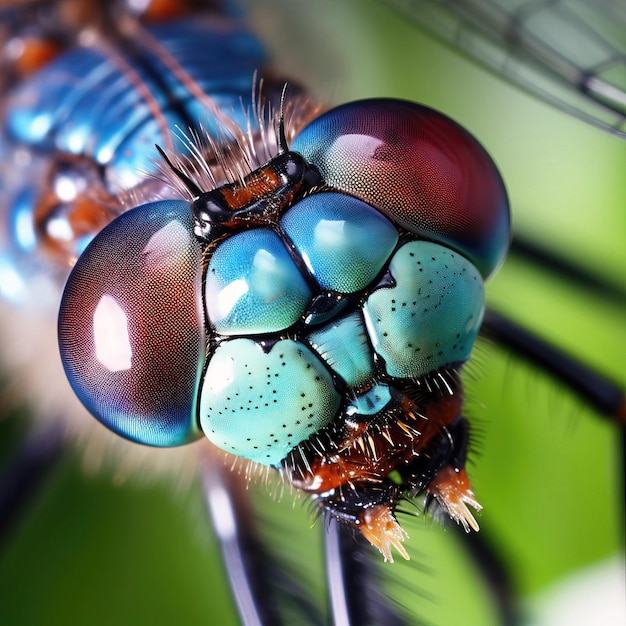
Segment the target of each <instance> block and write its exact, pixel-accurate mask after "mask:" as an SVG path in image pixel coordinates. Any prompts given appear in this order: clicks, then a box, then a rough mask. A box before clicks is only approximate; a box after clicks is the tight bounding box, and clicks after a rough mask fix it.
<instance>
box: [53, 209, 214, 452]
mask: <svg viewBox="0 0 626 626" xmlns="http://www.w3.org/2000/svg"><path fill="white" fill-rule="evenodd" d="M201 266H202V262H201V251H200V246H199V245H198V243H197V242H196V241H195V239H194V237H193V225H192V219H191V212H190V210H189V205H188V203H186V202H182V201H162V202H153V203H150V204H146V205H143V206H140V207H138V208H135V209H132V210H130V211H128V212H127V213H124V214H123V215H122V216H121V217H119V218H118V219H116V220H115V221H114V222H112V223H111V224H110V225H109V226H107V227H106V228H105V229H104V230H103V231H102V232H101V233H100V234H99V235H98V236H97V237H96V238H95V239H94V240H93V242H92V243H91V244H90V246H89V247H88V248H87V250H86V251H85V253H84V254H83V255H82V256H81V257H80V259H79V260H78V262H77V264H76V266H75V267H74V269H73V271H72V273H71V275H70V277H69V279H68V282H67V285H66V288H65V292H64V294H63V300H62V302H61V310H60V314H59V346H60V351H61V359H62V361H63V366H64V367H65V372H66V374H67V377H68V379H69V381H70V383H71V385H72V387H73V388H74V391H75V392H76V394H77V395H78V397H79V398H80V400H81V401H82V403H83V404H84V405H85V407H86V408H87V409H88V410H89V411H90V412H91V413H92V414H93V415H95V416H96V417H97V418H98V419H99V420H100V421H101V422H102V423H103V424H104V425H105V426H108V427H109V428H110V429H111V430H113V431H115V432H116V433H118V434H120V435H123V436H124V437H126V438H128V439H131V440H133V441H137V442H140V443H145V444H148V445H153V446H173V445H179V444H183V443H187V442H189V441H191V440H193V439H195V438H197V437H199V436H200V435H201V433H200V431H199V429H198V427H197V425H196V418H195V415H196V396H197V392H198V386H199V380H200V376H201V372H202V363H203V359H204V329H203V321H202V304H201V298H200V293H201V291H200V281H201Z"/></svg>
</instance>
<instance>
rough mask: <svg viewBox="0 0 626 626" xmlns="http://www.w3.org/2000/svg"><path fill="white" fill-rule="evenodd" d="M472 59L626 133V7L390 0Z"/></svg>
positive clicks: (579, 2) (540, 0) (577, 0)
mask: <svg viewBox="0 0 626 626" xmlns="http://www.w3.org/2000/svg"><path fill="white" fill-rule="evenodd" d="M388 1H389V3H390V4H391V5H393V6H394V7H396V8H397V9H398V10H399V11H401V12H402V13H404V14H405V15H407V17H408V18H409V19H411V20H412V21H414V22H415V23H416V24H418V25H419V26H420V27H421V28H425V29H426V30H428V31H429V32H431V33H434V34H435V35H437V36H438V37H441V38H443V39H444V40H445V41H446V42H448V43H449V44H451V45H453V46H455V47H456V48H458V49H459V50H460V51H461V52H463V53H464V54H467V55H468V56H469V57H470V58H473V59H475V60H476V61H478V62H480V63H482V64H483V65H485V66H487V67H488V68H490V69H491V70H493V71H496V72H498V73H499V74H500V75H502V76H503V77H504V78H506V79H507V80H509V81H512V82H513V83H516V84H518V85H520V86H521V87H523V88H524V89H527V90H528V91H530V92H532V93H534V94H536V95H537V96H539V97H540V98H542V99H543V100H545V101H547V102H549V103H551V104H553V105H555V106H558V107H559V108H561V109H563V110H564V111H565V112H567V113H570V114H571V115H574V116H576V117H578V118H580V119H582V120H584V121H585V122H587V123H590V124H593V125H594V126H597V127H599V128H602V129H603V130H605V131H608V132H611V133H614V134H616V135H618V136H620V137H622V138H624V137H626V7H625V6H624V4H623V3H620V2H612V1H610V0H606V1H604V0H601V1H598V2H586V1H585V0H562V1H556V2H555V1H554V0H528V1H523V0H506V1H500V2H493V1H490V0H464V1H461V2H457V1H455V0H450V1H445V0H444V1H442V2H440V1H437V0H435V1H432V0H388Z"/></svg>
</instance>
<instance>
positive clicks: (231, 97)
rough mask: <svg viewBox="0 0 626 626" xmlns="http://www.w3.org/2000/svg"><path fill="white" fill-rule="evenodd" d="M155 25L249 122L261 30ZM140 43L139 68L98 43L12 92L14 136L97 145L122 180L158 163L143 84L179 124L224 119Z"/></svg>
mask: <svg viewBox="0 0 626 626" xmlns="http://www.w3.org/2000/svg"><path fill="white" fill-rule="evenodd" d="M151 31H152V34H153V35H154V36H155V37H156V38H158V40H159V42H160V44H161V45H162V46H163V48H164V49H165V50H167V51H168V52H169V53H170V54H172V55H173V57H174V58H175V59H176V60H177V62H178V63H179V64H180V66H181V67H182V68H183V69H184V71H185V72H186V73H187V74H188V75H190V76H191V77H192V79H194V80H195V81H196V82H197V86H198V87H200V88H201V89H202V90H204V91H205V93H208V94H214V95H216V96H219V97H220V102H219V103H220V105H221V106H222V108H223V110H224V111H225V112H226V113H227V114H228V115H230V116H232V118H233V119H234V120H235V121H236V122H238V123H240V124H242V125H243V127H245V125H246V122H247V120H246V117H245V115H244V108H243V107H242V104H241V101H242V99H243V102H249V101H250V93H251V89H252V82H253V74H254V72H255V71H256V70H258V69H259V67H260V66H261V65H262V64H263V60H264V54H263V51H262V48H261V46H260V45H259V43H258V42H257V40H256V39H255V38H253V37H251V36H250V35H249V34H247V33H246V32H245V31H243V30H234V29H228V28H224V27H223V26H222V27H220V26H215V25H214V24H212V23H211V22H208V21H203V20H199V21H195V22H192V21H181V22H175V23H173V24H164V25H161V26H158V27H153V28H152V29H151ZM142 52H143V56H142V58H141V62H137V61H134V62H133V61H131V60H130V57H129V58H126V59H125V62H127V63H129V67H130V70H131V71H132V72H133V73H134V76H131V75H129V73H128V71H125V70H124V68H123V67H118V66H117V65H116V63H115V62H114V60H112V59H111V58H108V57H107V56H106V54H105V53H104V52H103V51H101V50H99V49H97V48H76V49H73V50H71V51H69V52H67V53H66V54H64V55H62V56H61V57H59V58H58V59H57V60H55V61H54V62H52V63H51V64H50V65H48V66H46V67H45V68H44V69H43V70H41V71H40V72H39V73H38V74H37V75H36V76H35V77H33V78H32V79H31V80H29V81H27V82H26V83H24V84H23V85H21V86H20V87H19V88H18V89H17V90H16V92H15V93H14V94H13V95H12V97H11V99H10V101H9V105H8V108H7V113H6V124H7V130H8V132H9V134H10V136H12V137H13V138H14V139H16V140H18V141H20V142H22V143H24V144H26V145H31V146H33V147H37V149H42V150H53V149H57V150H62V151H66V152H70V153H72V154H88V155H91V156H93V158H94V159H95V160H96V161H97V162H98V163H100V164H101V165H109V167H110V168H111V172H110V173H109V176H110V177H111V178H114V177H115V175H116V172H117V170H118V168H119V169H120V171H119V174H117V176H118V177H119V180H120V181H123V183H124V185H126V186H132V185H134V184H137V183H138V182H140V180H141V179H143V178H144V176H145V172H148V171H151V170H154V163H153V160H154V159H155V158H156V157H157V156H158V155H157V154H156V152H155V150H154V145H155V144H159V145H163V143H164V138H163V136H162V134H161V130H160V129H159V128H158V127H157V125H156V124H154V114H153V110H151V108H150V106H149V104H148V102H147V101H146V99H145V97H144V95H143V94H144V91H143V90H145V92H147V93H149V94H150V96H151V97H152V98H153V99H154V101H155V104H156V105H158V107H159V108H160V110H161V112H162V114H163V115H164V116H165V119H166V123H167V128H168V129H169V130H170V131H171V132H175V129H176V128H177V127H178V128H180V129H182V130H183V131H185V130H186V129H188V128H189V127H190V126H192V125H193V126H196V127H198V126H199V125H200V124H202V125H203V126H204V127H205V128H206V129H207V130H208V131H209V132H211V131H214V130H215V129H216V122H215V120H214V119H212V117H211V116H210V115H209V114H208V113H207V111H206V109H205V108H204V107H203V104H202V103H201V102H199V101H198V99H197V98H196V97H195V96H194V95H193V94H192V93H190V92H189V90H188V88H187V87H186V86H185V85H183V84H182V83H181V82H180V80H179V79H178V78H177V77H175V76H174V75H173V74H172V73H171V72H170V71H169V70H167V69H166V68H165V66H164V63H163V61H162V60H161V59H159V57H158V56H157V55H155V54H151V53H148V52H147V51H145V50H143V51H142ZM137 80H140V81H141V83H142V85H141V86H142V90H140V89H139V88H138V84H137V82H136V81H137ZM144 126H146V128H143V127H144ZM130 137H133V138H134V139H133V140H132V141H131V140H129V138H130ZM146 148H148V149H147V150H146Z"/></svg>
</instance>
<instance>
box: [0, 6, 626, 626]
mask: <svg viewBox="0 0 626 626" xmlns="http://www.w3.org/2000/svg"><path fill="white" fill-rule="evenodd" d="M242 4H244V5H246V6H247V15H248V19H249V20H250V25H251V27H252V28H253V29H255V30H256V31H257V32H259V33H260V35H261V36H262V38H263V40H264V41H265V43H266V44H267V45H268V47H269V48H270V50H271V53H272V55H273V56H274V58H275V59H276V61H277V66H278V67H279V68H280V69H281V71H283V72H284V73H285V74H286V75H288V76H294V77H296V78H297V79H298V80H299V82H301V83H303V84H305V85H307V86H310V87H311V89H312V91H313V92H314V93H317V94H318V95H320V96H321V97H322V98H324V99H326V100H328V101H330V102H337V103H339V102H342V101H346V100H349V99H356V98H362V97H369V96H394V97H400V98H407V99H411V100H416V101H419V102H422V103H425V104H427V105H429V106H432V107H434V108H437V109H439V110H441V111H443V112H445V113H446V114H448V115H450V116H451V117H453V118H454V119H456V120H457V121H459V122H460V123H461V124H463V125H464V126H465V127H466V128H468V129H469V130H470V131H471V132H472V133H473V134H474V135H475V136H476V137H477V138H478V139H479V140H480V141H481V142H482V143H483V144H484V145H485V147H486V148H487V149H488V151H489V152H490V154H491V155H492V157H493V158H494V160H495V161H496V163H497V164H498V166H499V168H500V169H501V172H502V175H503V177H504V180H505V182H506V184H507V187H508V190H509V194H510V200H511V206H512V210H513V220H514V225H515V228H516V229H519V231H520V232H523V233H525V234H527V235H529V236H532V237H534V238H536V239H538V240H540V241H541V242H543V243H544V244H545V245H546V246H548V247H551V248H554V249H557V250H558V251H559V252H562V253H563V254H566V255H567V256H568V257H570V258H573V259H575V260H576V261H577V262H580V263H581V264H583V265H585V266H587V267H591V268H593V270H594V271H595V272H597V273H598V274H600V275H603V276H605V277H607V278H608V279H609V280H612V281H614V282H617V283H620V284H621V285H622V287H623V286H624V270H625V269H626V251H625V250H626V246H625V245H624V244H625V241H624V238H625V234H626V211H625V210H624V208H625V204H626V183H625V182H624V176H623V171H624V164H626V142H623V141H621V142H620V141H619V140H617V139H615V138H613V137H610V136H608V135H605V134H603V133H601V132H600V131H598V130H596V129H594V128H591V127H588V126H585V125H584V124H582V123H580V122H578V121H576V120H574V119H572V118H569V117H567V116H566V115H564V114H563V113H561V112H559V111H557V110H555V109H552V108H550V107H548V106H547V105H544V104H542V103H540V102H538V101H536V100H535V99H533V98H531V97H529V96H527V95H526V94H524V93H523V92H522V91H520V90H518V89H517V88H515V87H511V86H509V85H507V84H504V83H503V82H502V81H501V80H500V79H499V78H497V77H495V76H493V75H491V74H489V73H487V72H485V71H483V70H482V69H480V68H478V67H476V66H475V65H474V64H472V63H470V62H468V61H466V60H464V59H463V58H461V57H460V56H458V55H457V54H456V53H455V52H454V51H451V50H449V49H448V48H446V47H444V46H443V45H441V44H440V43H438V42H437V41H435V40H433V39H432V38H430V37H429V36H427V35H425V34H424V33H422V31H420V30H418V29H416V28H414V27H413V26H411V25H410V24H408V23H407V22H406V21H405V20H404V19H402V18H400V17H398V16H397V15H396V14H395V13H394V12H393V11H391V10H390V9H389V8H388V7H387V6H385V5H384V4H382V3H381V2H376V1H374V0H366V1H358V2H357V1H356V0H354V1H351V0H344V1H342V2H331V1H330V0H324V1H318V2H315V3H313V2H305V1H304V0H301V1H295V2H293V1H291V2H290V1H288V0H280V1H279V0H276V1H270V0H267V1H266V0H263V1H262V2H253V1H252V0H248V1H247V2H244V3H242ZM488 299H489V301H490V302H491V303H492V304H493V305H495V306H497V307H498V308H499V309H500V310H503V311H506V312H508V313H509V314H510V315H511V316H512V317H514V318H515V319H517V320H520V321H523V322H524V323H525V324H527V325H528V326H529V327H530V328H532V329H534V330H536V331H537V332H539V333H540V334H542V335H543V336H545V337H548V338H550V339H552V340H553V341H554V342H556V343H557V344H558V345H561V346H563V347H565V348H567V349H568V350H570V351H571V352H572V353H574V354H576V355H578V356H579V357H580V358H582V359H584V360H586V361H588V362H590V363H593V364H594V365H595V366H597V367H598V368H599V369H600V370H601V371H603V372H605V373H607V374H609V375H612V376H613V377H614V378H616V379H618V380H622V381H623V376H624V371H625V367H624V366H625V356H624V354H625V348H626V331H625V328H624V310H623V308H622V307H620V306H618V305H617V304H615V303H614V302H611V301H605V300H602V299H600V298H598V297H597V296H594V295H590V294H589V293H586V292H584V291H583V290H581V289H579V288H577V287H576V286H572V285H570V284H567V283H565V282H563V281H561V280H559V279H558V278H555V277H551V276H547V275H546V274H544V273H543V272H540V271H537V270H536V269H535V268H532V267H530V266H528V265H526V264H524V263H520V262H507V263H506V264H505V266H504V267H503V268H502V270H501V271H500V273H499V274H498V276H497V277H496V278H495V279H494V280H492V281H491V282H490V283H489V285H488ZM468 374H469V375H468V376H467V377H466V378H467V385H468V396H469V400H468V412H469V414H470V416H471V417H472V418H473V421H474V423H476V424H477V431H478V433H479V435H478V437H477V445H476V449H475V451H474V454H473V455H472V458H471V462H470V467H469V472H470V475H471V477H472V481H473V485H474V489H475V491H476V494H477V496H478V498H479V500H480V502H481V503H482V505H483V506H484V511H483V513H482V514H481V516H480V519H479V521H480V524H481V528H482V531H483V532H485V533H487V534H488V536H489V537H490V539H491V541H493V542H494V543H495V545H496V546H497V548H498V550H499V551H501V553H502V555H503V558H505V559H506V561H507V562H508V564H509V565H510V567H511V570H512V572H513V575H514V578H515V580H516V582H517V584H518V586H519V588H520V591H521V593H522V596H523V598H524V611H525V613H526V615H527V616H528V622H529V623H551V624H555V623H557V622H556V621H555V618H553V617H550V618H547V617H545V615H546V598H550V597H553V596H551V595H550V594H552V592H553V590H554V589H555V585H557V584H560V583H563V582H564V581H566V580H567V579H568V577H569V576H570V575H573V574H574V573H577V572H580V571H581V568H585V567H588V566H593V565H598V564H606V563H608V562H610V559H619V558H623V556H622V555H623V539H624V538H623V533H624V521H623V517H622V509H623V501H622V497H621V496H620V487H621V477H620V475H619V471H620V469H619V468H620V465H619V447H618V443H619V442H618V437H617V429H615V428H614V427H612V426H611V425H610V424H607V423H605V422H603V421H602V420H601V419H598V418H597V417H596V416H595V415H593V414H592V413H590V412H589V411H588V410H586V409H585V408H584V407H583V406H581V404H580V403H579V402H578V401H576V399H574V398H572V397H571V396H570V395H569V394H568V393H567V392H566V391H565V390H563V389H560V388H557V387H555V386H554V385H553V384H551V383H550V381H547V380H546V379H545V378H544V377H543V376H542V375H541V373H539V372H537V371H536V370H535V369H534V368H529V367H526V366H525V365H523V364H520V363H519V362H518V361H517V360H516V358H515V356H514V355H511V354H508V353H505V352H503V351H501V350H500V349H498V348H497V347H495V346H493V345H490V344H487V343H486V342H481V343H480V345H479V346H478V350H477V354H476V357H475V358H474V362H473V364H472V365H471V367H470V368H469V370H468ZM0 429H1V430H0V433H1V434H2V448H1V449H0V452H1V453H2V455H3V456H2V458H3V459H6V458H7V457H8V455H9V452H10V447H11V445H12V443H13V442H14V441H16V439H17V438H18V437H19V435H20V432H21V431H22V429H23V426H22V424H21V423H20V422H19V421H18V419H17V418H14V419H11V420H7V421H5V422H4V423H2V424H0ZM268 491H269V490H268V489H265V488H263V487H258V488H255V487H251V494H252V495H253V496H254V497H256V498H258V499H259V506H260V513H259V515H260V518H261V519H262V520H264V523H265V527H266V529H267V533H268V537H269V540H271V541H275V542H277V543H278V542H283V543H284V544H287V545H284V546H283V548H284V550H291V551H292V553H294V555H296V556H299V555H300V551H301V550H303V551H305V550H307V551H308V552H307V553H306V554H305V556H303V559H306V560H303V561H302V562H303V563H304V562H307V563H308V565H307V568H308V569H307V571H306V572H305V574H304V576H305V579H306V580H307V584H309V586H310V587H311V590H312V593H315V594H317V595H318V596H321V588H322V584H323V581H322V574H321V573H320V572H319V571H317V570H315V568H314V566H313V564H314V563H319V561H320V557H319V552H320V550H321V548H320V543H319V534H320V532H321V530H322V525H321V524H317V525H316V526H314V527H313V528H312V529H311V528H310V526H311V519H310V517H309V514H308V512H307V508H306V506H305V505H303V504H302V503H300V502H296V503H295V504H294V503H293V499H292V497H291V496H290V495H284V496H283V497H282V499H281V500H280V501H278V502H277V501H276V499H274V498H272V497H269V496H268V495H267V492H268ZM404 521H405V520H404ZM409 526H410V528H409V533H410V535H411V538H410V540H409V542H408V543H409V547H410V551H411V554H412V559H413V560H412V561H411V562H410V563H408V564H405V563H400V564H394V565H386V566H385V568H386V573H388V579H389V583H388V584H389V589H390V592H391V593H393V594H394V595H395V596H397V597H398V598H399V600H400V601H401V602H402V603H403V604H404V605H405V606H407V607H408V608H409V610H411V611H413V612H415V614H416V615H419V616H420V617H421V618H422V619H424V620H426V621H427V622H429V623H433V624H438V625H445V624H460V623H462V624H465V625H472V624H477V625H484V624H490V623H494V620H495V618H494V616H493V612H492V610H491V607H490V603H489V590H488V589H485V588H483V586H482V584H481V581H480V579H479V576H478V575H477V574H476V572H475V571H474V570H473V569H472V567H471V564H470V563H469V562H468V560H467V557H466V555H465V552H464V550H463V547H462V545H461V544H460V543H459V542H458V541H457V539H456V536H455V535H454V534H453V533H450V532H442V531H440V530H439V529H438V527H437V526H435V525H434V524H433V523H428V522H426V523H424V521H423V520H421V519H420V520H417V521H415V522H411V523H410V524H409ZM286 537H287V538H288V540H289V541H288V543H287V542H286V540H285V538H286ZM303 554H304V553H303ZM622 567H623V566H622ZM619 571H620V566H619V565H617V572H618V573H619ZM618 584H619V583H618ZM622 588H623V587H622ZM594 593H596V592H595V591H594V590H593V589H592V588H591V587H590V585H588V586H587V591H586V594H587V595H590V596H591V600H592V602H593V597H594V596H593V594H594ZM548 601H549V600H548ZM597 602H598V604H599V603H600V602H601V600H600V597H598V601H597ZM602 602H604V600H602ZM565 608H567V607H564V608H563V611H564V612H565ZM598 610H599V609H598ZM542 614H543V616H544V617H543V619H545V620H548V621H544V622H541V619H542V617H541V616H542ZM563 619H564V620H565V619H566V618H563ZM567 619H569V618H567ZM0 622H1V623H2V624H94V625H95V624H102V625H104V624H153V625H155V626H156V625H161V624H173V623H178V624H191V623H206V624H220V625H221V624H236V623H237V619H236V617H235V614H234V611H233V608H232V603H231V601H230V599H229V595H228V590H227V585H226V581H225V578H224V574H223V572H222V571H221V567H220V562H219V558H218V557H217V553H216V547H215V543H214V538H213V535H212V531H211V529H210V528H209V527H208V525H207V522H206V518H205V515H204V509H203V504H202V501H201V499H200V498H199V492H198V489H196V487H195V486H192V487H188V488H185V489H184V490H181V489H177V488H176V487H175V485H174V481H163V480H161V479H154V480H145V477H143V476H142V477H141V480H137V481H127V482H125V483H123V484H121V485H120V484H117V482H116V481H115V480H114V479H113V473H110V474H109V473H106V472H102V473H100V474H98V475H94V474H85V472H83V471H82V470H81V464H80V454H79V453H78V452H76V451H73V450H71V449H68V450H67V453H66V456H65V457H64V459H63V461H62V462H61V463H60V464H59V465H58V466H57V467H56V468H55V469H54V470H53V471H52V473H51V475H50V477H49V480H48V482H47V484H46V486H45V489H44V490H43V491H42V492H41V493H40V494H39V496H38V497H37V498H36V499H35V501H34V503H33V504H32V506H31V507H30V508H29V509H28V511H26V514H25V515H24V517H23V518H22V519H21V520H20V523H19V525H18V526H17V528H16V529H15V531H14V533H13V534H12V536H11V541H10V542H9V544H8V545H7V546H5V547H4V550H3V552H2V553H0ZM564 623H566V622H565V621H564ZM567 623H572V622H570V621H567ZM596 623H603V622H602V621H601V620H599V621H598V622H596Z"/></svg>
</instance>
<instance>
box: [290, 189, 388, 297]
mask: <svg viewBox="0 0 626 626" xmlns="http://www.w3.org/2000/svg"><path fill="white" fill-rule="evenodd" d="M280 225H281V226H282V227H283V229H284V230H285V233H286V234H287V235H288V237H289V238H290V239H291V241H292V242H293V244H294V245H295V247H296V250H297V251H298V253H299V254H300V256H301V257H302V259H303V260H304V262H305V263H306V266H307V268H308V269H309V271H310V272H311V274H312V275H313V276H314V277H315V280H316V281H317V282H318V283H319V285H320V286H321V287H322V288H323V289H331V290H333V291H338V292H340V293H354V292H355V291H359V290H360V289H363V288H365V287H366V286H367V285H368V284H369V283H371V282H372V281H373V280H374V278H375V277H376V275H377V274H378V273H379V272H380V270H381V269H382V267H383V265H384V263H385V261H386V260H387V258H388V257H389V254H391V251H392V250H393V249H394V247H395V245H396V243H397V241H398V232H397V231H396V229H395V228H394V226H393V224H392V223H391V222H390V221H389V220H388V219H386V218H385V217H384V216H383V215H382V214H381V213H380V212H379V211H377V210H376V209H374V208H373V207H371V206H369V205H368V204H365V202H362V201H361V200H357V199H356V198H352V197H351V196H346V195H345V194H340V193H320V194H316V195H312V196H308V197H307V198H305V199H304V200H302V201H300V202H298V203H297V204H296V205H295V206H294V207H293V208H291V209H290V210H289V211H288V212H287V213H286V214H285V216H284V217H283V218H282V219H281V221H280Z"/></svg>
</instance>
